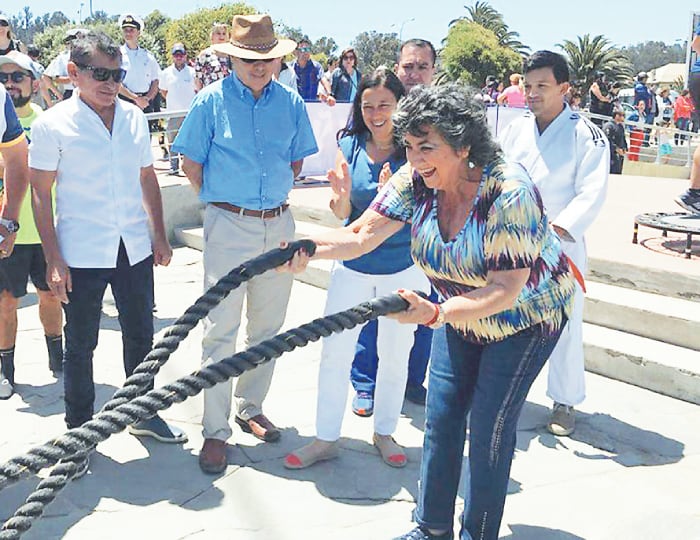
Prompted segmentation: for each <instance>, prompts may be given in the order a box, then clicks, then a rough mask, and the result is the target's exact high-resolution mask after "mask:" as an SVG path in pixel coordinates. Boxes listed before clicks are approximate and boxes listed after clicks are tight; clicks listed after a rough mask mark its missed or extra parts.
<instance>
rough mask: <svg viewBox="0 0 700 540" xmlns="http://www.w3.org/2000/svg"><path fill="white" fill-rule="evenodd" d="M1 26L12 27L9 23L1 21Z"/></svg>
mask: <svg viewBox="0 0 700 540" xmlns="http://www.w3.org/2000/svg"><path fill="white" fill-rule="evenodd" d="M0 26H10V23H9V22H7V21H3V20H0Z"/></svg>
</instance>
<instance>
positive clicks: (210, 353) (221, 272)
mask: <svg viewBox="0 0 700 540" xmlns="http://www.w3.org/2000/svg"><path fill="white" fill-rule="evenodd" d="M293 239H294V219H293V217H292V213H291V212H290V211H286V212H283V213H282V214H281V215H280V216H278V217H276V218H270V219H261V218H254V217H248V216H239V215H237V214H234V213H232V212H229V211H227V210H223V209H221V208H218V207H216V206H213V205H211V204H209V205H207V207H206V210H205V211H204V289H205V290H206V289H208V288H209V287H211V286H212V285H213V284H214V283H216V282H217V281H218V280H219V279H220V278H222V277H223V276H225V275H226V274H228V273H229V272H230V271H231V270H233V269H234V268H235V267H236V266H239V265H240V264H242V263H243V262H245V261H247V260H248V259H252V258H253V257H257V256H258V255H261V254H262V253H264V252H266V251H269V250H271V249H273V248H277V247H279V244H280V242H282V241H286V242H290V241H292V240H293ZM293 279H294V276H293V275H292V274H289V273H286V272H284V273H283V272H277V271H275V270H269V271H267V272H265V273H264V274H262V275H259V276H256V277H254V278H253V279H251V280H250V281H247V282H246V283H244V284H243V285H241V286H240V287H238V288H237V289H234V290H233V291H231V293H230V294H229V295H228V296H227V297H226V298H225V299H224V300H223V301H222V302H221V303H220V304H219V305H218V306H217V307H215V308H214V309H213V310H211V312H210V313H209V316H207V317H206V318H205V319H204V322H203V328H204V338H203V340H202V361H203V363H204V365H207V364H210V363H212V362H216V361H218V360H221V359H223V358H226V357H228V356H231V355H232V354H234V353H235V352H236V337H237V336H238V329H239V327H240V324H241V315H242V311H243V300H244V299H245V300H246V319H247V320H248V325H247V327H246V346H248V347H250V346H252V345H255V344H257V343H260V342H261V341H264V340H266V339H268V338H271V337H272V336H274V335H275V334H277V333H278V332H279V329H280V328H281V327H282V324H283V323H284V319H285V316H286V314H287V303H288V302H289V295H290V293H291V290H292V282H293ZM274 367H275V362H274V360H273V361H270V362H266V363H264V364H261V365H259V366H258V367H256V368H255V369H253V370H250V371H246V372H244V373H243V374H242V375H241V376H240V377H238V381H237V382H236V389H235V397H236V414H237V415H238V416H239V417H240V418H242V419H244V420H247V419H249V418H251V417H253V416H256V415H258V414H261V413H262V402H263V400H264V399H265V396H267V392H268V390H269V389H270V382H271V381H272V373H273V370H274ZM231 392H232V381H231V379H229V380H228V381H226V382H224V383H221V384H217V385H216V386H214V387H213V388H210V389H208V390H204V414H203V416H202V427H203V431H202V432H203V435H204V438H205V439H218V440H221V441H225V440H227V439H228V438H229V437H231V433H232V431H231V426H230V424H229V417H230V415H231V401H232V398H231Z"/></svg>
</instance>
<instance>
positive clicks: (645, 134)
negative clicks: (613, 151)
mask: <svg viewBox="0 0 700 540" xmlns="http://www.w3.org/2000/svg"><path fill="white" fill-rule="evenodd" d="M578 112H579V113H580V114H581V115H583V116H586V117H588V118H590V119H596V120H602V121H603V122H607V121H609V120H611V118H610V117H609V116H603V115H600V114H593V113H590V112H588V111H578ZM623 124H624V126H625V139H626V141H627V154H626V156H625V160H628V161H641V162H646V163H656V164H657V165H674V166H677V167H690V166H691V164H692V162H693V152H694V151H695V148H696V147H697V146H698V144H700V134H698V133H696V132H693V131H685V130H680V129H678V128H676V127H672V126H669V127H663V126H661V125H659V124H658V123H654V124H645V123H643V122H642V123H640V122H630V121H628V120H625V121H624V123H623ZM663 134H665V135H667V136H668V142H669V144H670V145H671V150H672V152H671V153H670V154H667V155H663V154H662V151H661V150H662V149H661V144H660V140H661V137H662V135H663Z"/></svg>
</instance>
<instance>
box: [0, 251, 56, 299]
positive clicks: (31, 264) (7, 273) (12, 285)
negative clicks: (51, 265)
mask: <svg viewBox="0 0 700 540" xmlns="http://www.w3.org/2000/svg"><path fill="white" fill-rule="evenodd" d="M29 277H31V278H32V283H33V284H34V286H35V287H36V288H37V289H39V290H40V291H48V290H49V286H48V284H47V283H46V260H45V259H44V251H43V250H42V249H41V244H26V245H25V244H18V245H15V248H14V250H12V255H10V256H9V257H7V258H6V259H0V291H10V294H11V295H12V296H14V297H15V298H22V297H23V296H24V295H25V294H27V280H28V278H29Z"/></svg>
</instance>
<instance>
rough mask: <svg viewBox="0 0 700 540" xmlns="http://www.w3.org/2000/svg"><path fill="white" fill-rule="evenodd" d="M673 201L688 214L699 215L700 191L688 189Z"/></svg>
mask: <svg viewBox="0 0 700 540" xmlns="http://www.w3.org/2000/svg"><path fill="white" fill-rule="evenodd" d="M674 200H675V201H676V203H677V204H679V205H680V206H682V207H683V208H685V209H686V210H688V211H689V212H692V213H693V214H700V190H697V189H692V190H691V189H688V190H686V191H685V192H684V193H681V194H680V195H679V196H678V197H676V198H675V199H674Z"/></svg>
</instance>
